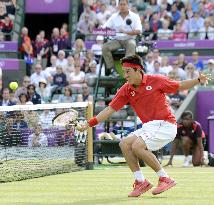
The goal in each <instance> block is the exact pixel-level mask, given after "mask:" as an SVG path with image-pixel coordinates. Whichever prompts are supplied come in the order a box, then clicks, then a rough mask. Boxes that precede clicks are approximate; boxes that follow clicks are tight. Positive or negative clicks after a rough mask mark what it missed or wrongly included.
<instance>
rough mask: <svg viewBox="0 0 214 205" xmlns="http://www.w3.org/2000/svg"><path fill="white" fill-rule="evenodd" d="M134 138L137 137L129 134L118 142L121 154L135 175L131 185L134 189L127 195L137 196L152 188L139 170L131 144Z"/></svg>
mask: <svg viewBox="0 0 214 205" xmlns="http://www.w3.org/2000/svg"><path fill="white" fill-rule="evenodd" d="M135 140H137V137H136V136H135V135H132V134H131V135H129V136H128V137H126V138H123V139H122V140H121V142H120V148H121V151H122V153H123V156H124V157H125V159H126V162H127V164H128V166H129V168H130V169H131V171H132V172H133V173H134V177H135V182H134V185H133V187H134V189H133V191H132V192H130V193H129V197H138V196H140V195H141V194H143V193H145V192H146V191H148V190H149V189H151V188H152V184H151V183H150V182H149V181H148V180H146V179H145V178H144V176H143V174H142V172H141V170H140V166H139V162H138V158H137V156H136V155H135V154H134V153H133V151H132V144H133V143H134V142H135Z"/></svg>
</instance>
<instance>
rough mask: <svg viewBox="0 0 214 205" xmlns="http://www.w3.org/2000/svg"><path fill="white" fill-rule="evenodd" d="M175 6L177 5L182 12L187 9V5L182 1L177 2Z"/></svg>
mask: <svg viewBox="0 0 214 205" xmlns="http://www.w3.org/2000/svg"><path fill="white" fill-rule="evenodd" d="M175 4H176V6H177V8H178V10H179V11H182V10H184V9H185V4H184V2H183V1H182V0H176V1H175Z"/></svg>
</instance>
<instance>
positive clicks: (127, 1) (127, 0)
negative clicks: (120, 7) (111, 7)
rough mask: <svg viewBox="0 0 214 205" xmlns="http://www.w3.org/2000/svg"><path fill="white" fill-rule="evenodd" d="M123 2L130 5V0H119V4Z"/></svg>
mask: <svg viewBox="0 0 214 205" xmlns="http://www.w3.org/2000/svg"><path fill="white" fill-rule="evenodd" d="M121 1H126V3H127V4H129V0H119V1H118V3H120V2H121Z"/></svg>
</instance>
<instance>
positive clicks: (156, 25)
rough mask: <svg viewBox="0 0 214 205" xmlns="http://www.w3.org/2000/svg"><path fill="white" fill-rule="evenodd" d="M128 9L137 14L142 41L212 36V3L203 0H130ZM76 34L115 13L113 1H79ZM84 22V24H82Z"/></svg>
mask: <svg viewBox="0 0 214 205" xmlns="http://www.w3.org/2000/svg"><path fill="white" fill-rule="evenodd" d="M130 2H131V3H130V8H131V11H133V12H134V13H137V14H139V16H140V19H141V22H142V28H143V36H144V38H145V39H146V40H184V39H201V40H203V39H209V40H213V39H214V28H213V26H214V13H213V11H214V4H213V2H212V1H208V0H203V1H198V0H187V1H182V0H174V1H173V0H145V1H140V0H132V1H130ZM83 3H84V10H83V12H82V14H81V16H80V18H79V22H78V24H77V30H78V35H79V36H80V37H85V36H86V34H91V33H92V30H93V28H94V27H101V26H103V25H104V24H105V23H106V21H107V20H108V19H109V18H110V16H111V15H112V14H113V13H115V12H117V7H116V5H117V1H116V0H97V1H83ZM84 25H88V26H84Z"/></svg>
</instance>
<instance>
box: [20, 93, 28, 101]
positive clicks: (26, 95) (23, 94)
mask: <svg viewBox="0 0 214 205" xmlns="http://www.w3.org/2000/svg"><path fill="white" fill-rule="evenodd" d="M22 96H25V97H26V102H27V101H28V100H29V97H28V94H26V93H20V95H19V100H20V101H21V97H22Z"/></svg>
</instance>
